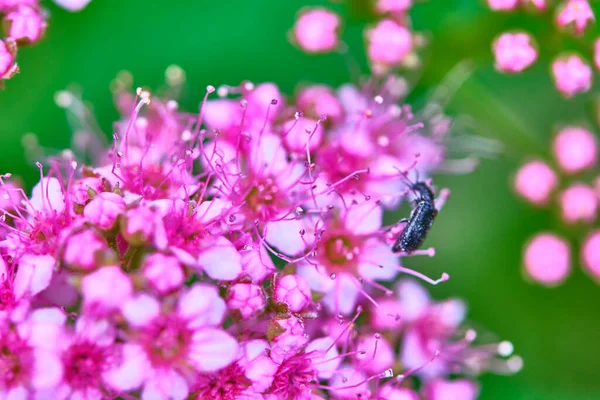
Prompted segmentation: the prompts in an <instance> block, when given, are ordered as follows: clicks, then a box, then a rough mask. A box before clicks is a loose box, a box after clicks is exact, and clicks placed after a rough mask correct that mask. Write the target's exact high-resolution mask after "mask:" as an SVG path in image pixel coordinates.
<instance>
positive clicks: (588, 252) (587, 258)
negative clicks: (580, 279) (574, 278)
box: [581, 230, 600, 279]
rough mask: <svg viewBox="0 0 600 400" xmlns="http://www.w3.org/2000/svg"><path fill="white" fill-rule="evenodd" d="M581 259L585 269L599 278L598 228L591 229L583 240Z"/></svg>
mask: <svg viewBox="0 0 600 400" xmlns="http://www.w3.org/2000/svg"><path fill="white" fill-rule="evenodd" d="M581 259H582V261H583V266H584V267H585V269H586V270H587V271H588V272H589V273H590V274H591V275H592V276H593V277H594V278H596V279H600V230H595V231H593V232H592V233H591V234H590V235H589V236H588V237H587V238H586V239H585V241H584V242H583V247H582V249H581Z"/></svg>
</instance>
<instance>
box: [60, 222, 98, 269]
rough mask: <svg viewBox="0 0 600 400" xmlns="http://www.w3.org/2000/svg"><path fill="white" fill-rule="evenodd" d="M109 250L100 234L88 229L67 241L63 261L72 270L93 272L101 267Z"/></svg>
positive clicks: (71, 236)
mask: <svg viewBox="0 0 600 400" xmlns="http://www.w3.org/2000/svg"><path fill="white" fill-rule="evenodd" d="M82 249H85V251H82ZM107 250H108V245H107V244H106V240H105V239H104V238H103V237H102V236H101V235H100V234H99V233H97V232H95V231H93V230H91V229H86V230H84V231H81V232H77V233H75V234H73V235H70V236H69V237H68V238H67V239H66V241H65V245H64V253H63V261H64V262H65V263H66V264H67V265H68V266H69V267H70V268H74V269H83V270H91V269H94V268H97V267H99V266H100V262H101V261H102V256H103V255H104V253H105V252H106V251H107Z"/></svg>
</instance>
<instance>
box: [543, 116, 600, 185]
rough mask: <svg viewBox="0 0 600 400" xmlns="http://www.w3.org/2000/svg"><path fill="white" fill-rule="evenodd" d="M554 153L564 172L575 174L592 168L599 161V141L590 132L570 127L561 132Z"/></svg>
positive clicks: (555, 142) (554, 143)
mask: <svg viewBox="0 0 600 400" xmlns="http://www.w3.org/2000/svg"><path fill="white" fill-rule="evenodd" d="M552 151H553V153H554V157H555V158H556V161H557V162H558V165H559V166H560V167H561V168H562V169H563V171H565V172H567V173H569V174H574V173H578V172H581V171H583V170H585V169H589V168H592V167H594V166H595V165H596V162H597V161H598V139H596V137H595V136H594V134H593V133H592V132H590V131H589V130H587V129H585V128H582V127H578V126H570V127H566V128H563V129H561V130H560V132H558V134H557V135H556V137H555V138H554V140H553V142H552Z"/></svg>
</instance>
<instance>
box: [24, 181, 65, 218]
mask: <svg viewBox="0 0 600 400" xmlns="http://www.w3.org/2000/svg"><path fill="white" fill-rule="evenodd" d="M42 189H43V190H42ZM29 202H30V203H31V205H32V206H33V208H34V210H35V211H39V212H43V213H49V212H51V211H52V210H54V211H56V212H57V213H60V212H62V211H63V210H64V208H65V201H64V200H63V192H62V188H61V186H60V182H59V180H58V179H56V178H43V179H42V180H41V181H40V182H39V183H38V184H37V185H35V186H34V187H33V189H32V191H31V198H30V199H29ZM31 211H33V210H31Z"/></svg>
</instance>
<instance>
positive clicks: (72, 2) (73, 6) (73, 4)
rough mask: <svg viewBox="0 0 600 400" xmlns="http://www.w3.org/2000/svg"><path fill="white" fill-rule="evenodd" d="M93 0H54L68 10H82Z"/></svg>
mask: <svg viewBox="0 0 600 400" xmlns="http://www.w3.org/2000/svg"><path fill="white" fill-rule="evenodd" d="M90 1H92V0H54V2H55V3H56V4H58V5H59V6H61V7H62V8H64V9H65V10H68V11H72V12H75V11H81V10H83V9H84V8H85V7H86V6H87V5H88V4H89V3H90Z"/></svg>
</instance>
